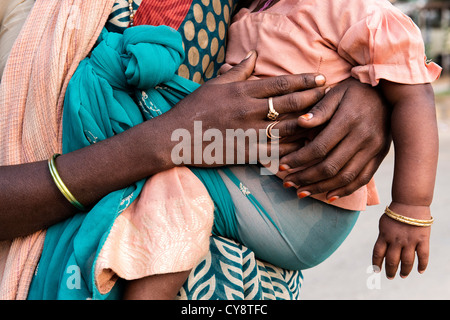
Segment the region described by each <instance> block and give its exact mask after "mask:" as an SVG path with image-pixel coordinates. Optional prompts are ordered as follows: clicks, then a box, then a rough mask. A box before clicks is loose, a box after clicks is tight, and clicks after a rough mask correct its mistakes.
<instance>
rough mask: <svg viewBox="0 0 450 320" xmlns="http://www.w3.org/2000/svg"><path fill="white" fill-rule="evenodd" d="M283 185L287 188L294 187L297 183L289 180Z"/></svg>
mask: <svg viewBox="0 0 450 320" xmlns="http://www.w3.org/2000/svg"><path fill="white" fill-rule="evenodd" d="M283 186H284V187H285V188H292V187H295V184H294V183H293V182H291V181H287V182H285V183H283Z"/></svg>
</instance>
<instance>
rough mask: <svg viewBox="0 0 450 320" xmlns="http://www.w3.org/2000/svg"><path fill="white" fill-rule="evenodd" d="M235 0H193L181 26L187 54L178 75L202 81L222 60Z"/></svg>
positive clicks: (217, 69) (214, 73)
mask: <svg viewBox="0 0 450 320" xmlns="http://www.w3.org/2000/svg"><path fill="white" fill-rule="evenodd" d="M236 3H237V0H193V1H192V5H191V8H190V10H189V12H188V14H187V15H186V17H185V19H184V21H183V23H182V24H181V27H180V29H179V30H178V31H179V32H180V34H181V36H182V38H183V46H184V48H185V52H186V57H185V60H184V61H183V63H182V64H181V66H180V67H179V69H178V75H180V76H182V77H184V78H187V79H190V80H192V81H195V82H197V83H204V82H205V81H207V80H209V79H211V78H213V77H214V76H216V75H217V72H218V71H219V68H220V67H221V65H222V64H223V63H224V61H225V51H226V50H225V49H226V48H225V46H226V40H227V29H228V26H229V24H230V20H231V15H232V14H233V10H234V8H235V7H236Z"/></svg>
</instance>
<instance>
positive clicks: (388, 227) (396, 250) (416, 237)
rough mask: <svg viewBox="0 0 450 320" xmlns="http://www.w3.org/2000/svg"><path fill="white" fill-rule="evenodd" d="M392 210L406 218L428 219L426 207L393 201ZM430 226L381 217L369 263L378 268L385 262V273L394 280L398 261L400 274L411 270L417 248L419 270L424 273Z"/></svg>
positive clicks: (428, 214)
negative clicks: (413, 224) (378, 231)
mask: <svg viewBox="0 0 450 320" xmlns="http://www.w3.org/2000/svg"><path fill="white" fill-rule="evenodd" d="M389 207H390V208H391V210H393V211H394V212H396V213H398V214H401V215H403V216H406V217H411V218H414V219H420V220H428V219H430V218H431V214H430V208H429V207H428V206H412V205H405V204H398V203H395V202H393V203H392V204H391V205H390V206H389ZM430 229H431V228H430V227H418V226H412V225H408V224H405V223H403V222H399V221H396V220H394V219H392V218H390V217H388V216H387V215H386V214H383V215H382V216H381V218H380V223H379V230H380V233H379V235H378V239H377V241H376V243H375V247H374V249H373V256H372V263H373V265H374V266H377V267H378V268H379V270H381V267H382V264H383V260H384V259H386V261H385V268H386V276H387V277H388V278H389V279H393V278H394V277H395V274H396V272H397V269H398V265H399V263H400V261H401V269H400V277H402V278H406V277H407V276H408V275H409V273H410V272H411V270H412V268H413V264H414V258H415V253H416V251H417V258H418V272H419V273H423V272H425V269H426V268H427V265H428V257H429V242H430Z"/></svg>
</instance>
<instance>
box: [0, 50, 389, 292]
mask: <svg viewBox="0 0 450 320" xmlns="http://www.w3.org/2000/svg"><path fill="white" fill-rule="evenodd" d="M255 61H256V54H255V55H252V56H251V57H250V58H248V59H247V60H244V61H243V62H242V63H241V64H240V65H237V66H235V67H234V68H233V69H231V70H229V71H228V72H227V73H226V74H224V75H222V76H220V77H219V78H217V79H214V80H212V81H209V82H208V83H206V84H205V85H203V86H202V87H200V88H199V89H198V90H197V91H196V92H195V94H193V95H191V96H189V97H188V98H186V99H184V100H182V101H181V102H180V103H179V105H177V106H176V107H175V108H173V109H172V110H171V111H170V112H167V113H166V114H163V115H161V116H160V117H158V121H154V120H149V121H147V122H145V123H143V124H141V125H138V126H136V127H133V128H131V129H129V130H127V131H126V132H124V133H122V134H119V135H117V136H114V137H112V138H109V139H107V140H104V141H101V142H99V143H96V144H94V145H92V146H89V147H86V148H83V149H81V150H77V151H74V152H71V153H68V154H64V155H62V156H60V157H59V158H58V159H57V168H58V170H59V173H60V175H61V178H62V180H63V181H64V182H65V184H66V185H67V187H68V188H69V190H71V192H72V193H73V194H74V195H75V197H76V198H77V199H78V200H79V201H80V202H81V203H83V204H84V205H85V206H92V205H93V204H95V203H96V202H97V201H98V200H100V199H101V198H102V197H103V196H105V195H106V194H108V193H110V192H112V191H114V190H117V189H120V188H123V187H126V186H128V185H129V184H131V183H133V182H135V181H138V180H140V179H142V178H145V177H148V176H151V175H153V174H155V173H157V172H160V171H163V170H167V169H170V168H172V167H173V163H172V162H171V160H170V151H171V148H172V147H173V146H174V142H172V141H170V135H171V132H173V130H175V129H177V128H183V127H186V129H188V130H192V127H191V126H190V125H188V124H189V123H192V121H193V120H201V121H203V122H204V124H205V123H207V124H209V127H217V128H222V129H223V130H225V129H226V128H228V127H235V128H250V127H253V128H259V129H264V128H265V127H266V126H267V120H266V119H265V115H266V114H267V99H266V97H269V96H277V99H276V105H277V108H278V109H279V110H280V111H283V112H284V113H286V112H288V111H291V113H292V114H296V115H295V116H293V117H289V118H288V119H285V120H283V121H281V122H280V124H279V125H278V126H277V127H278V129H279V130H280V134H281V135H282V136H286V135H295V134H298V133H299V132H297V131H296V130H293V123H294V122H293V121H292V118H296V116H297V115H298V114H301V113H304V112H305V110H307V109H308V107H309V106H310V105H312V104H314V103H315V102H317V100H318V99H320V98H321V97H322V96H323V94H324V91H325V87H324V86H323V85H324V83H319V85H317V84H316V82H315V78H316V76H317V75H291V76H281V77H276V78H271V79H264V80H258V81H245V80H246V79H247V78H248V77H249V76H250V74H251V73H252V70H253V67H254V63H255ZM308 88H312V90H306V89H308ZM351 88H353V89H351ZM361 89H363V88H362V87H359V84H358V83H357V82H356V81H355V82H352V83H346V84H343V86H342V87H341V88H340V89H339V88H337V89H336V90H337V91H340V90H342V92H347V91H348V90H356V91H357V90H361ZM364 90H367V88H365V89H364ZM330 97H331V96H330ZM325 99H329V98H328V97H326V98H325ZM243 101H244V102H245V103H243ZM322 101H325V100H322ZM379 101H380V98H379V97H378V98H377V99H376V101H372V102H373V103H374V105H373V106H370V107H369V104H370V103H368V104H367V106H368V108H367V109H365V108H359V109H358V111H357V112H361V113H366V112H369V110H374V109H375V110H376V109H378V112H379V114H378V116H379V117H382V116H383V115H385V108H384V107H383V106H382V105H381V104H380V102H379ZM333 102H335V101H333V100H329V103H330V106H329V107H327V108H325V109H324V110H326V112H328V116H326V117H324V118H323V120H324V122H325V119H327V118H329V117H331V115H332V114H333V113H336V114H342V113H345V112H348V110H347V109H346V108H342V109H341V108H340V106H339V104H337V105H333ZM345 102H349V101H345ZM208 105H214V109H213V108H205V107H203V106H208ZM243 105H245V106H248V110H251V111H249V112H245V113H243V112H242V106H243ZM370 112H373V111H370ZM218 114H220V115H221V117H219V118H216V117H217V115H218ZM362 118H363V119H369V118H366V117H364V116H362ZM316 119H318V118H316ZM295 121H296V120H295ZM230 124H232V125H230ZM349 127H350V126H349ZM369 127H370V128H372V127H371V126H369ZM326 130H327V131H328V132H329V134H331V135H332V136H333V135H337V134H338V132H339V133H340V134H341V135H343V136H345V137H347V136H348V135H347V133H345V132H342V130H343V128H341V127H338V126H336V127H333V126H332V125H328V126H326ZM383 130H384V126H382V127H381V128H380V127H378V128H375V131H373V132H372V136H379V135H380V133H384V134H385V135H384V136H388V133H387V132H385V131H383ZM155 132H156V134H158V137H157V138H155V139H146V138H145V137H147V136H149V135H152V136H154V135H155ZM333 132H334V133H333ZM364 132H365V133H366V134H369V132H366V130H365V129H364ZM356 137H358V135H355V137H354V139H355V138H356ZM384 141H385V140H384V139H380V140H377V141H376V142H378V143H379V144H378V145H376V144H375V143H374V144H371V145H367V144H365V143H364V141H357V139H355V141H354V143H355V144H357V145H359V146H365V148H366V152H368V153H370V154H374V153H375V154H377V155H378V154H380V155H384V152H379V150H384V148H385V146H386V145H385V143H384ZM312 143H314V141H313V142H312ZM298 148H299V146H298V145H297V144H295V143H294V144H292V143H291V142H286V143H284V144H283V143H282V144H281V145H280V150H281V153H280V154H281V155H287V154H289V153H291V152H293V151H295V150H298ZM341 151H342V153H343V154H344V153H345V154H348V151H347V150H341ZM361 152H363V151H361ZM314 158H315V159H317V157H316V156H314ZM142 159H147V160H148V161H142ZM322 160H323V161H325V162H326V161H327V156H326V155H325V156H324V157H323V158H322ZM300 162H301V161H300ZM380 162H381V156H379V157H378V156H376V157H374V158H372V159H371V160H370V161H369V162H368V163H366V164H361V166H360V167H362V168H368V169H367V170H368V174H370V172H371V173H372V174H373V173H374V172H375V168H376V167H377V166H378V164H379V163H380ZM148 163H152V164H155V165H152V166H149V165H148ZM307 170H308V169H306V170H305V172H307ZM358 175H359V172H356V173H355V174H354V176H355V177H357V176H358ZM318 179H319V180H323V179H324V178H318ZM11 182H13V183H11ZM360 182H361V181H359V180H358V181H355V184H354V188H355V190H356V189H357V188H359V187H360V186H362V185H359V184H360ZM336 186H338V184H337V185H334V186H333V185H331V188H330V190H334V189H336ZM0 190H1V191H2V192H0V202H1V203H2V206H1V208H0V221H1V223H0V235H1V239H3V240H6V239H13V238H15V237H18V236H24V235H28V234H30V233H32V232H35V231H37V230H40V229H43V228H47V227H49V226H51V225H53V224H55V223H57V222H60V221H63V220H64V219H66V218H69V217H71V216H73V215H74V214H75V213H76V212H77V211H76V210H75V209H74V208H73V207H72V206H71V205H70V204H69V203H68V202H67V200H66V199H65V198H64V197H63V196H62V195H61V193H60V192H59V190H58V189H57V188H56V186H55V184H54V182H53V181H52V179H51V177H50V174H49V171H48V167H47V162H46V161H40V162H35V163H29V164H23V165H17V166H5V167H1V168H0ZM187 275H188V272H183V273H179V274H171V275H167V277H164V276H163V275H162V276H159V277H157V278H155V279H151V280H149V279H147V278H144V279H141V280H142V283H141V284H143V285H144V287H146V285H145V283H147V280H149V281H150V282H149V283H151V287H153V288H154V286H155V285H156V286H158V284H159V286H161V287H163V288H166V289H164V291H160V290H144V292H148V294H149V296H147V295H143V294H142V292H143V291H142V290H143V289H142V287H140V285H139V282H140V280H136V281H132V282H131V283H130V286H129V287H128V289H127V291H126V293H125V298H129V299H137V298H142V299H145V298H152V299H156V298H160V299H171V298H173V297H175V295H176V293H177V292H178V289H179V284H180V283H183V281H184V280H185V279H186V277H187ZM167 281H170V283H173V284H174V286H173V287H171V288H172V289H171V290H167V288H168V287H167V283H168V282H167ZM136 282H137V285H136ZM133 288H134V289H136V290H134V289H133ZM155 292H160V293H161V294H160V295H158V296H157V297H155V296H154V295H153V294H154V293H155ZM137 293H139V294H138V295H137ZM150 294H152V295H150Z"/></svg>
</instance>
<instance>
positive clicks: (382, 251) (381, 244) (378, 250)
mask: <svg viewBox="0 0 450 320" xmlns="http://www.w3.org/2000/svg"><path fill="white" fill-rule="evenodd" d="M387 247H388V246H387V243H386V241H384V240H382V239H381V237H378V239H377V242H376V243H375V246H374V248H373V253H372V265H373V266H375V267H377V270H381V269H382V266H383V260H384V256H385V255H386V250H387Z"/></svg>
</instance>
